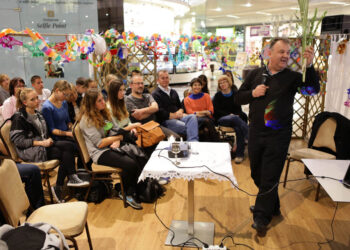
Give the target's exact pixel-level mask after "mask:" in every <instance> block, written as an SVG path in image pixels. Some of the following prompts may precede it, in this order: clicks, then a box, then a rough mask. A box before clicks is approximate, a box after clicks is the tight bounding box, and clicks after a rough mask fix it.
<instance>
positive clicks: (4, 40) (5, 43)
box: [0, 36, 23, 49]
mask: <svg viewBox="0 0 350 250" xmlns="http://www.w3.org/2000/svg"><path fill="white" fill-rule="evenodd" d="M0 45H1V46H2V47H3V48H9V49H12V48H13V46H22V45H23V43H22V42H21V41H18V40H16V39H14V38H13V37H12V36H3V37H0Z"/></svg>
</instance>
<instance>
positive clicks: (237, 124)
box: [218, 115, 248, 157]
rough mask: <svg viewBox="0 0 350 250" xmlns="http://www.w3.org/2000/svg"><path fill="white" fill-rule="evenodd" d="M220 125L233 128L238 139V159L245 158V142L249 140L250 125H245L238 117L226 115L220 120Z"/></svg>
mask: <svg viewBox="0 0 350 250" xmlns="http://www.w3.org/2000/svg"><path fill="white" fill-rule="evenodd" d="M218 124H219V125H221V126H225V127H231V128H233V129H234V130H235V132H236V137H237V151H236V155H237V157H243V156H244V147H245V143H244V140H245V139H248V124H247V123H245V122H244V121H243V120H242V119H241V118H240V117H239V116H238V115H226V116H223V117H221V118H220V119H219V120H218Z"/></svg>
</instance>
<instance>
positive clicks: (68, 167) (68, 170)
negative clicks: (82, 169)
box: [47, 141, 77, 186]
mask: <svg viewBox="0 0 350 250" xmlns="http://www.w3.org/2000/svg"><path fill="white" fill-rule="evenodd" d="M76 147H77V146H76V144H75V142H73V141H54V144H53V145H52V146H51V147H49V148H47V158H48V159H49V160H51V159H58V160H59V161H60V166H59V168H58V174H57V180H56V185H57V186H63V184H64V179H65V178H66V177H67V176H68V175H71V174H75V173H76V171H75V152H76V150H77V148H76Z"/></svg>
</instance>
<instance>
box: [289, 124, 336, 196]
mask: <svg viewBox="0 0 350 250" xmlns="http://www.w3.org/2000/svg"><path fill="white" fill-rule="evenodd" d="M336 128H337V122H336V121H335V120H334V119H333V118H328V119H327V120H325V121H324V122H323V123H322V125H321V126H320V127H319V129H318V131H317V133H316V137H315V140H314V142H313V144H312V147H316V148H328V149H330V150H331V151H333V152H334V153H335V152H336V146H335V141H334V134H335V130H336ZM335 158H336V157H335V155H333V154H328V153H325V152H323V151H320V150H317V149H313V148H301V149H297V150H293V151H291V152H290V153H289V155H288V156H287V168H286V173H285V176H284V182H283V187H286V182H287V176H288V171H289V165H290V162H291V161H300V162H301V159H327V160H331V159H335ZM319 191H320V184H319V183H318V185H317V191H316V197H315V201H317V200H318V195H319Z"/></svg>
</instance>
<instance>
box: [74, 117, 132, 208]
mask: <svg viewBox="0 0 350 250" xmlns="http://www.w3.org/2000/svg"><path fill="white" fill-rule="evenodd" d="M72 132H73V136H74V139H75V141H76V142H77V145H78V149H79V154H80V157H81V159H82V160H83V164H84V168H85V169H86V171H88V172H89V173H90V174H91V180H90V185H89V187H88V190H87V192H86V194H85V198H84V199H85V201H86V200H87V198H88V195H89V192H90V190H91V186H92V184H93V181H94V180H112V181H113V180H114V179H119V180H120V186H121V191H122V194H123V203H124V207H127V204H126V198H125V193H124V185H123V180H122V178H121V175H122V173H123V170H122V169H121V168H114V167H110V166H105V165H99V164H95V163H92V164H91V168H90V167H89V166H88V163H89V162H90V160H91V157H90V155H89V152H88V150H87V147H86V143H85V138H84V136H83V133H82V131H81V129H80V126H79V122H76V123H75V124H74V125H73V130H72ZM102 174H111V177H100V176H99V175H102ZM113 174H114V175H117V176H116V177H113Z"/></svg>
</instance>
